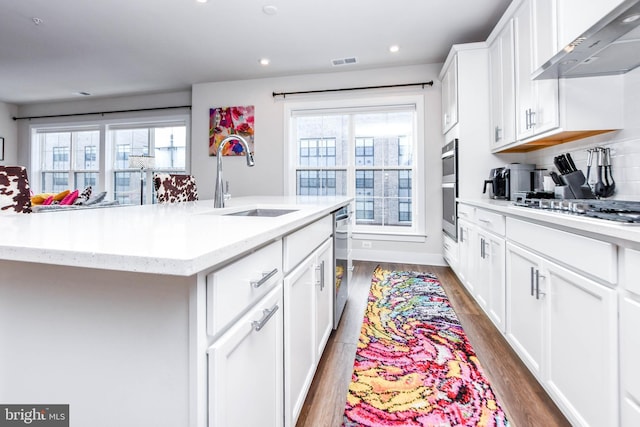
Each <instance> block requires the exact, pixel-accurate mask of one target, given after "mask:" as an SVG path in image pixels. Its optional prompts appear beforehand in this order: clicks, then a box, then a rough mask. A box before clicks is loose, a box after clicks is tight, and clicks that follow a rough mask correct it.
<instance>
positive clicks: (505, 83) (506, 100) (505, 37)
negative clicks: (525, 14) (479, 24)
mask: <svg viewBox="0 0 640 427" xmlns="http://www.w3.org/2000/svg"><path fill="white" fill-rule="evenodd" d="M513 42H514V40H513V20H511V19H510V20H509V21H508V22H507V24H506V25H505V27H504V28H503V29H502V30H501V32H500V34H499V35H498V36H497V37H496V38H495V39H494V40H493V42H492V43H491V45H490V46H489V68H490V72H489V79H490V82H489V83H490V91H489V104H490V110H491V127H490V128H491V134H490V140H491V149H492V150H496V149H498V148H500V147H502V146H504V145H507V144H511V143H513V142H514V141H515V140H516V132H515V124H516V110H515V108H516V107H515V64H514V46H513Z"/></svg>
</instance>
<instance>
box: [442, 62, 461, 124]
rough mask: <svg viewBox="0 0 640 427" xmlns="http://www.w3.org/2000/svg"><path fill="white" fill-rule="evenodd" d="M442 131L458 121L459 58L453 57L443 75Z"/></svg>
mask: <svg viewBox="0 0 640 427" xmlns="http://www.w3.org/2000/svg"><path fill="white" fill-rule="evenodd" d="M441 84H442V133H443V134H444V133H447V131H448V130H449V129H451V128H452V127H453V126H454V125H455V124H456V123H458V58H457V57H456V56H454V57H453V59H452V61H451V63H450V64H449V67H448V68H447V70H446V71H445V73H444V75H443V76H442V82H441Z"/></svg>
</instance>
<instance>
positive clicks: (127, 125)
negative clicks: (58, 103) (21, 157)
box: [32, 116, 189, 204]
mask: <svg viewBox="0 0 640 427" xmlns="http://www.w3.org/2000/svg"><path fill="white" fill-rule="evenodd" d="M188 122H189V119H188V117H187V116H180V117H179V118H175V117H174V118H171V119H160V120H155V121H153V122H149V121H146V122H140V121H135V120H127V121H124V120H123V121H120V122H113V121H109V122H107V121H104V122H100V123H96V124H94V125H91V126H87V125H86V124H79V125H77V126H68V127H66V128H52V127H50V126H37V125H36V126H33V127H32V134H33V137H32V141H33V144H34V148H35V152H37V153H38V155H37V156H34V169H37V170H38V171H39V174H38V176H39V180H38V179H36V180H35V181H34V182H33V183H32V187H33V188H34V191H41V192H51V193H53V192H60V191H63V190H66V189H75V188H78V189H81V190H82V189H83V188H86V187H87V186H89V185H90V186H92V187H93V189H94V192H97V191H107V192H108V193H110V194H108V196H107V197H108V200H111V199H113V200H117V201H119V202H120V203H121V204H139V203H140V185H141V178H142V185H143V186H144V188H146V190H147V191H144V194H145V196H146V197H149V194H148V191H149V190H150V189H151V185H150V183H149V182H148V180H149V179H150V177H151V171H146V172H144V173H143V174H142V176H141V171H140V170H139V169H131V168H129V155H130V154H135V155H150V156H153V157H154V163H155V167H154V169H153V171H159V172H170V173H186V170H187V162H186V159H187V131H188V129H187V123H188ZM151 199H152V200H153V199H155V197H152V198H151ZM152 200H145V202H146V203H150V202H152Z"/></svg>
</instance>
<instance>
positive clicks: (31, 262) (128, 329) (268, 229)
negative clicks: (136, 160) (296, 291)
mask: <svg viewBox="0 0 640 427" xmlns="http://www.w3.org/2000/svg"><path fill="white" fill-rule="evenodd" d="M349 202H350V199H349V198H347V197H328V198H304V197H248V198H235V199H232V200H231V201H230V202H229V203H228V204H227V206H228V207H226V208H223V209H214V208H213V201H197V202H189V203H179V204H172V205H153V206H150V205H147V206H127V207H115V208H105V209H91V210H82V211H62V212H47V213H38V214H30V215H11V216H9V215H5V216H3V217H2V218H1V219H0V340H1V342H2V344H1V345H0V402H2V403H3V404H27V405H28V404H69V405H70V407H69V411H70V419H71V425H74V426H84V425H91V426H97V427H99V426H105V427H106V426H114V425H118V426H136V427H138V426H172V427H173V426H205V425H215V423H214V422H213V421H212V420H213V419H214V418H215V417H214V416H213V415H215V414H211V413H210V411H211V408H210V407H211V406H212V404H213V403H215V402H212V400H211V399H212V397H211V396H210V393H209V392H208V390H209V389H213V388H215V387H214V386H216V381H217V379H216V378H215V377H213V376H212V372H213V371H215V369H217V368H219V366H217V367H216V366H212V365H211V363H212V360H213V359H215V358H217V357H218V356H219V352H218V353H215V351H214V352H213V353H212V350H211V349H212V348H214V350H216V349H218V347H216V346H215V345H216V343H218V342H219V341H224V339H227V335H229V334H231V333H232V332H234V331H235V329H234V328H237V327H238V326H237V325H236V324H237V323H239V321H240V320H245V317H247V316H249V315H251V312H252V310H254V306H257V304H259V303H260V302H263V301H266V300H267V299H269V301H278V304H279V305H278V307H280V306H282V304H280V303H279V302H280V301H282V300H283V296H282V294H283V293H284V296H285V297H284V298H285V301H286V298H287V291H286V289H285V290H283V285H282V283H283V280H285V279H286V277H287V276H286V275H285V273H287V271H292V270H293V269H294V267H296V266H295V265H290V266H287V265H286V264H287V261H286V260H288V259H294V260H296V262H297V261H300V259H303V258H305V257H307V255H308V258H309V259H311V257H312V256H316V257H317V256H319V255H316V254H315V252H313V251H318V250H319V249H317V248H316V247H317V246H320V244H318V245H316V244H315V243H314V242H319V243H324V244H328V243H327V242H330V240H329V239H328V237H330V234H331V229H330V227H331V213H332V212H333V211H335V210H337V209H339V208H340V207H342V206H345V205H347V204H348V203H349ZM256 208H261V209H287V210H291V212H289V213H286V214H283V215H280V216H275V217H243V216H233V215H225V214H228V213H234V212H237V211H243V210H247V209H256ZM290 236H291V238H290ZM294 237H295V238H294ZM305 240H306V241H307V242H308V245H307V246H305V245H304V241H305ZM321 240H322V241H321ZM301 242H302V243H301ZM323 246H324V245H323ZM299 248H301V249H299ZM305 251H309V253H308V254H307V252H305ZM289 252H298V254H296V256H292V255H288V253H289ZM314 259H315V258H314ZM245 260H247V261H246V262H245ZM263 260H266V261H268V262H270V263H272V264H270V265H273V266H274V268H273V270H272V273H271V274H270V275H268V274H265V270H264V269H262V268H261V267H262V265H261V263H263ZM266 261H265V262H266ZM305 262H306V261H305ZM290 264H292V263H291V262H290ZM300 264H304V262H302V261H300ZM323 265H324V264H323ZM256 268H260V269H261V270H258V271H254V270H255V269H256ZM283 270H284V273H283ZM255 274H258V275H259V276H258V277H256V278H255V279H256V281H255V282H253V281H252V282H251V283H252V285H253V287H255V289H256V290H251V291H246V290H244V289H241V288H240V287H238V289H237V291H236V290H235V288H233V286H231V285H229V284H232V282H233V280H235V278H236V277H240V276H243V275H248V276H250V275H255ZM260 275H263V277H262V278H261V277H260ZM252 277H253V276H252ZM221 279H224V280H221ZM216 280H219V283H220V284H221V285H218V282H216ZM220 280H221V281H220ZM252 280H253V279H252ZM214 283H215V286H214ZM233 283H235V282H233ZM225 284H226V285H225ZM256 284H257V285H256ZM222 285H225V286H226V287H224V288H223V287H221V288H220V289H225V292H221V293H219V294H218V293H216V292H218V287H220V286H222ZM262 285H264V286H262ZM322 287H324V286H322ZM227 288H228V289H227ZM332 288H333V286H327V287H326V289H332ZM236 294H237V299H239V300H242V302H241V303H237V301H236ZM222 296H225V297H226V298H227V300H226V301H224V300H220V298H222ZM314 301H315V300H314ZM292 304H293V301H291V305H292ZM213 307H216V310H218V309H219V310H220V312H224V316H222V317H220V316H218V315H217V313H218V311H215V312H214V309H213ZM275 307H276V306H274V308H275ZM255 310H257V311H258V312H259V314H262V311H263V310H262V309H258V308H255ZM255 310H254V311H255ZM274 312H275V310H274ZM283 312H284V313H283ZM287 313H288V312H287V309H286V307H285V309H284V310H280V311H279V313H277V316H276V318H277V319H279V322H280V323H279V324H280V325H282V323H281V322H283V318H284V321H285V322H286V318H287ZM258 320H260V318H258ZM267 320H269V319H264V322H263V323H264V324H267ZM249 324H252V322H249ZM271 329H273V330H274V333H276V332H277V328H271ZM265 330H266V332H269V331H270V329H269V328H268V327H265ZM263 332H264V331H263ZM269 333H270V332H269ZM256 335H258V334H256ZM279 337H280V338H279V343H280V346H282V341H283V340H282V328H280V335H279ZM270 341H278V339H274V340H270ZM254 350H260V349H258V348H256V349H254ZM273 351H274V355H275V356H274V357H276V359H273V360H276V361H277V360H278V359H277V356H278V354H280V363H279V364H280V366H281V365H282V362H281V359H282V356H281V355H282V348H280V349H277V348H275V349H273ZM278 352H279V353H278ZM212 354H214V356H212ZM266 356H268V355H267V354H260V353H257V354H255V357H256V359H260V358H261V357H264V358H265V359H268V357H266ZM216 360H218V359H216ZM245 365H246V364H245ZM229 366H231V365H229ZM281 369H282V367H281V368H280V370H281ZM265 370H266V371H268V370H269V369H265ZM271 370H273V371H277V369H276V368H274V369H271ZM285 371H286V369H285ZM256 381H257V379H256V378H251V377H250V376H244V377H242V376H239V377H237V378H235V382H237V383H241V384H242V385H243V387H244V388H245V389H246V391H247V393H246V394H247V396H248V397H249V396H252V393H251V392H252V391H254V390H255V389H256V388H260V387H261V385H260V382H259V381H258V382H256ZM282 388H283V387H282V384H280V388H279V389H280V391H282ZM275 390H276V391H277V390H278V388H277V387H276V389H275ZM259 391H260V390H259ZM262 392H264V394H265V396H269V395H270V394H271V395H272V394H276V393H273V392H272V391H269V390H262ZM282 399H283V397H282V396H280V397H279V398H278V399H276V400H275V401H276V402H282ZM235 404H240V405H245V406H247V407H249V406H250V405H249V404H248V403H247V402H235ZM282 411H283V410H282V408H281V409H280V410H279V414H278V413H276V416H277V417H280V418H279V419H280V420H281V419H282ZM231 415H233V416H236V417H240V416H241V415H239V414H237V413H236V414H231ZM267 424H270V423H269V422H266V420H265V425H267ZM276 424H282V422H281V421H280V422H276Z"/></svg>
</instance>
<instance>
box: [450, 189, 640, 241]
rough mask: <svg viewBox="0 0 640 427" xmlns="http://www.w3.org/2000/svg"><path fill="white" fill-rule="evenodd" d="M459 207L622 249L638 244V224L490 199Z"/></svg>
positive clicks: (470, 202) (464, 201)
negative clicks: (470, 208) (590, 239)
mask: <svg viewBox="0 0 640 427" xmlns="http://www.w3.org/2000/svg"><path fill="white" fill-rule="evenodd" d="M458 201H459V202H460V203H465V204H468V205H472V206H476V207H479V208H484V209H489V210H492V211H496V212H500V213H502V214H505V215H507V216H511V217H514V218H518V219H522V220H526V221H532V222H536V223H538V224H541V225H546V226H549V227H554V228H558V229H561V230H565V231H569V232H573V233H577V234H581V235H584V236H590V237H594V238H597V239H600V240H605V241H610V242H613V243H616V244H622V245H629V244H630V245H634V244H638V243H640V224H622V223H617V222H614V221H607V220H603V219H597V218H587V217H584V216H580V215H572V214H565V213H560V212H552V211H546V210H542V209H532V208H526V207H522V206H515V205H514V203H513V202H512V201H508V200H493V199H458Z"/></svg>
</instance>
